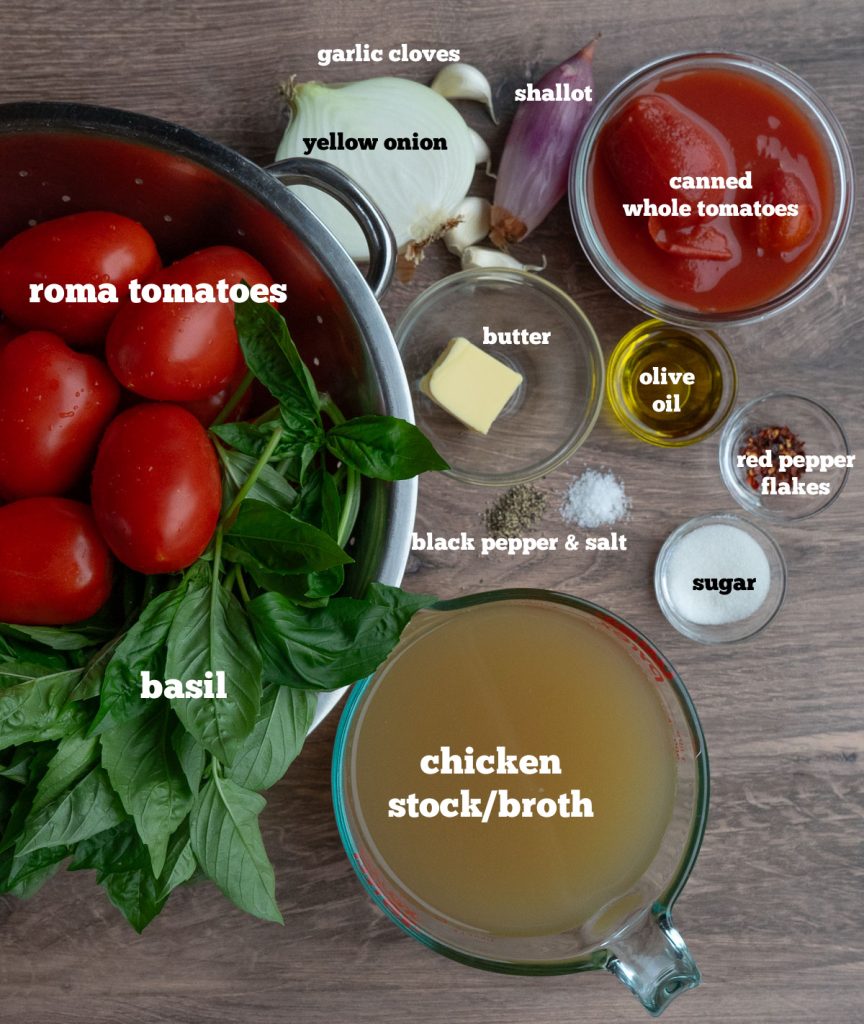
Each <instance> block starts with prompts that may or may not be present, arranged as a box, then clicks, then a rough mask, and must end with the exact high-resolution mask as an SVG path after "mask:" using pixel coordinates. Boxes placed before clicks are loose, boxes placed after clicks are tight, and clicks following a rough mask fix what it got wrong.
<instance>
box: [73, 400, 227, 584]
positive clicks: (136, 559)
mask: <svg viewBox="0 0 864 1024" xmlns="http://www.w3.org/2000/svg"><path fill="white" fill-rule="evenodd" d="M92 499H93V512H94V514H95V516H96V523H97V524H98V526H99V529H100V530H101V532H102V536H103V537H104V538H105V540H106V541H107V542H108V546H109V547H110V548H111V550H112V551H113V552H114V554H115V555H116V556H117V557H118V558H119V559H120V561H121V562H123V563H124V565H128V566H129V568H130V569H135V570H137V571H138V572H145V573H160V572H176V571H177V570H179V569H185V568H186V566H188V565H191V564H192V562H194V561H195V559H196V558H197V557H198V556H199V555H200V554H201V553H202V552H203V551H204V549H205V548H206V547H207V545H208V544H209V543H210V538H211V537H212V536H213V531H214V530H215V529H216V523H217V520H218V519H219V509H220V506H221V504H222V482H221V478H220V475H219V465H218V463H217V461H216V453H215V451H214V450H213V445H212V444H211V443H210V441H209V440H208V438H207V434H206V432H205V430H204V428H203V427H202V426H201V424H200V423H199V422H198V421H197V420H196V419H195V417H194V416H193V415H192V413H190V412H187V411H186V410H185V409H181V408H180V406H178V405H167V404H164V403H158V404H150V403H146V402H145V403H142V404H141V405H135V406H133V407H132V408H131V409H127V410H126V412H122V413H120V415H119V416H118V417H117V418H116V419H115V420H113V421H112V423H111V424H110V426H109V427H108V429H107V430H106V431H105V436H104V437H103V438H102V443H101V444H100V445H99V452H98V454H97V456H96V465H95V466H94V468H93V488H92Z"/></svg>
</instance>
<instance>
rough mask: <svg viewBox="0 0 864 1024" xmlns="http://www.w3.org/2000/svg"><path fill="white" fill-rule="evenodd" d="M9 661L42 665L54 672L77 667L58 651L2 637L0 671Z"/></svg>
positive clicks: (0, 684)
mask: <svg viewBox="0 0 864 1024" xmlns="http://www.w3.org/2000/svg"><path fill="white" fill-rule="evenodd" d="M8 662H25V663H26V664H28V665H41V666H42V667H43V668H46V669H51V671H52V672H62V671H64V670H65V669H67V668H76V667H77V666H75V665H70V663H69V661H68V660H67V657H66V656H65V655H63V654H60V653H58V652H57V651H49V650H48V649H47V648H46V647H39V646H35V645H33V644H28V643H24V642H23V641H19V640H11V639H10V638H9V637H7V638H5V639H3V638H2V637H0V671H2V666H3V664H4V663H8ZM2 685H3V683H2V682H0V686H2Z"/></svg>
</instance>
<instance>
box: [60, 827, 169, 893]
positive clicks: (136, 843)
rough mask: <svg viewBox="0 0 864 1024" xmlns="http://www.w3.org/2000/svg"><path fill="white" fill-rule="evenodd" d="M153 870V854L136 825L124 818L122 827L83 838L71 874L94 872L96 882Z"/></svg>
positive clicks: (74, 855) (75, 852)
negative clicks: (113, 875)
mask: <svg viewBox="0 0 864 1024" xmlns="http://www.w3.org/2000/svg"><path fill="white" fill-rule="evenodd" d="M140 868H147V869H148V870H149V868H150V852H149V851H148V849H147V847H146V846H145V845H144V844H143V843H142V842H141V837H140V836H139V835H138V830H137V829H136V827H135V822H134V821H133V820H132V819H131V818H124V819H123V821H121V822H120V824H119V825H115V826H114V827H113V828H109V829H106V830H105V831H104V832H99V833H97V834H96V835H95V836H91V837H90V838H89V839H82V840H81V842H79V843H78V844H77V845H76V847H75V850H74V853H73V857H72V863H71V864H70V865H69V870H70V871H85V870H90V871H95V872H96V880H97V882H101V881H102V879H103V878H105V877H106V875H111V874H120V873H124V872H128V871H137V870H138V869H140Z"/></svg>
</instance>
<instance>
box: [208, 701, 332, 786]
mask: <svg viewBox="0 0 864 1024" xmlns="http://www.w3.org/2000/svg"><path fill="white" fill-rule="evenodd" d="M317 704H318V701H317V700H316V699H315V697H314V695H313V694H311V693H309V692H308V691H307V690H292V689H290V688H289V687H287V686H276V685H274V684H272V683H270V684H268V685H267V686H266V687H265V688H264V693H263V696H262V700H261V711H260V713H259V715H258V721H257V722H256V723H255V728H254V729H253V730H252V732H251V733H249V735H248V736H247V737H246V740H245V741H244V743H243V746H242V747H241V748H240V750H239V752H238V754H237V758H236V760H235V761H234V764H233V765H232V766H231V767H230V768H229V769H226V771H225V777H226V778H229V779H231V780H232V781H233V782H236V783H237V785H238V786H243V787H244V788H245V789H254V790H259V791H260V790H262V789H269V788H270V787H271V786H273V785H275V784H276V783H277V782H278V781H279V780H280V779H281V778H282V776H283V775H284V774H285V772H286V771H288V766H289V765H290V764H291V762H292V761H293V760H294V758H295V757H296V756H297V755H298V754H299V753H300V749H301V747H302V746H303V741H304V740H305V739H306V734H307V733H308V732H309V728H310V726H311V725H312V718H313V717H314V715H315V708H316V706H317Z"/></svg>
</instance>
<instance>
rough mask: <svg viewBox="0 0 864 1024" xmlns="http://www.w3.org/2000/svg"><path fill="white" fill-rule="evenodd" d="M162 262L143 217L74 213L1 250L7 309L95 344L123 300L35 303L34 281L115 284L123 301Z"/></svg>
mask: <svg viewBox="0 0 864 1024" xmlns="http://www.w3.org/2000/svg"><path fill="white" fill-rule="evenodd" d="M160 265H161V263H160V260H159V254H158V253H157V252H156V244H155V242H154V241H153V239H152V238H151V237H150V235H149V234H148V233H147V231H145V230H144V228H143V227H141V225H140V224H139V223H138V222H137V221H134V220H130V219H129V218H128V217H121V216H120V215H119V214H116V213H95V212H94V213H73V214H72V215H71V216H69V217H59V218H58V219H57V220H49V221H45V222H44V223H43V224H37V225H36V226H35V227H32V228H28V229H27V230H26V231H22V232H21V234H20V235H16V236H15V237H14V238H12V239H10V240H9V241H8V242H7V243H6V244H5V245H4V246H3V248H2V249H0V309H2V310H3V312H4V313H5V314H6V316H8V317H9V319H10V320H12V321H13V322H14V323H16V324H20V325H21V326H22V327H31V328H39V329H41V330H46V331H55V332H56V333H57V334H59V335H61V336H62V337H63V338H65V339H66V340H67V341H68V342H71V343H72V344H75V345H85V346H92V345H96V344H98V343H99V342H100V341H101V340H102V338H103V337H104V336H105V332H106V331H107V330H108V325H109V324H110V323H111V320H112V319H113V317H114V315H115V314H116V312H117V309H118V307H117V305H116V303H115V304H110V303H109V304H106V303H100V302H74V303H73V302H65V301H64V302H59V303H50V302H47V301H45V299H44V298H43V299H42V301H40V302H38V303H36V302H31V301H30V285H31V284H45V285H48V284H60V285H67V284H93V285H96V287H97V288H98V287H99V285H101V284H113V285H114V286H115V288H116V289H117V295H118V298H120V299H124V298H125V297H126V295H127V294H128V293H129V282H130V281H131V280H132V279H133V278H139V279H143V278H147V277H150V276H151V275H152V274H154V273H155V272H156V271H157V270H158V269H159V267H160Z"/></svg>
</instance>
